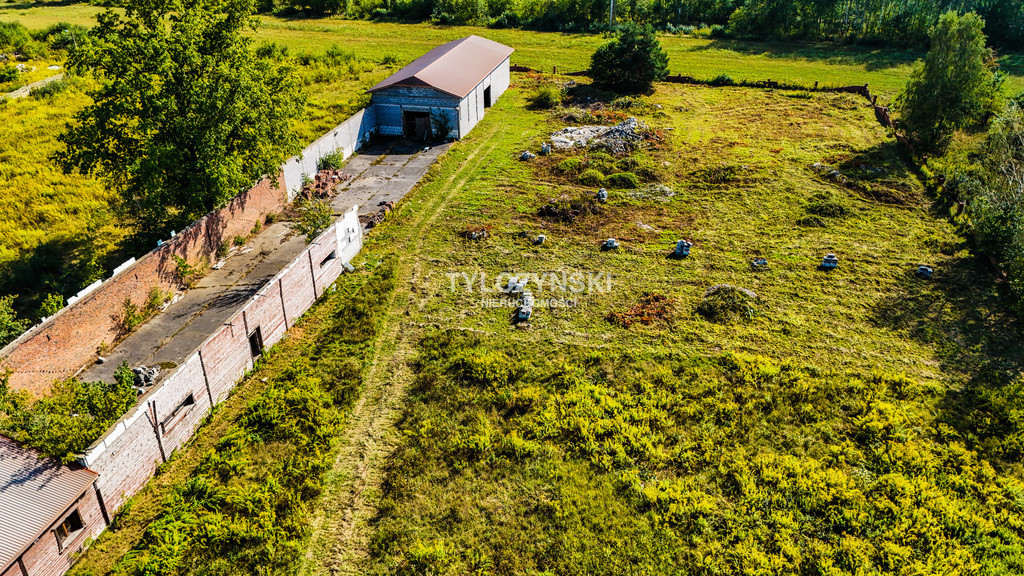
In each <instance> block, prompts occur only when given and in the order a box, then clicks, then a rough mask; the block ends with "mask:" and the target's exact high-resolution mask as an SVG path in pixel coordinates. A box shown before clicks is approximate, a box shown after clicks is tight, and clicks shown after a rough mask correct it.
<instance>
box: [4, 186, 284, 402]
mask: <svg viewBox="0 0 1024 576" xmlns="http://www.w3.org/2000/svg"><path fill="white" fill-rule="evenodd" d="M287 201H288V198H287V192H286V190H285V186H284V178H283V176H279V177H275V178H268V179H264V180H262V181H261V182H259V183H258V184H257V185H256V186H253V187H252V188H251V189H249V190H248V191H246V192H244V193H242V194H239V195H238V196H236V197H235V198H234V199H232V200H231V202H230V203H229V204H228V205H227V206H225V207H224V208H221V209H220V210H217V211H214V212H211V213H209V214H207V215H206V216H204V217H203V218H201V219H199V220H198V221H196V222H195V223H194V224H193V225H192V226H190V227H188V228H187V229H185V230H183V231H182V232H181V233H180V234H178V235H177V236H175V237H174V238H173V239H171V240H170V241H168V242H166V243H164V245H163V246H161V247H160V248H157V249H156V250H153V251H152V252H150V253H149V254H146V255H145V256H143V257H142V258H141V259H139V260H138V261H137V262H136V263H135V264H134V265H132V266H130V267H128V268H127V269H126V270H124V271H122V272H121V273H119V274H117V275H116V276H114V277H113V278H111V279H110V280H107V281H106V282H104V283H103V285H102V286H100V287H99V288H98V289H96V290H94V291H93V292H91V293H89V294H88V295H86V296H85V297H83V298H82V299H81V300H78V301H77V302H75V303H74V304H73V305H71V306H68V307H67V308H65V309H64V310H62V311H61V312H59V313H58V314H56V315H55V316H54V317H53V318H51V319H49V320H48V321H47V322H45V323H44V324H41V325H39V326H37V327H36V328H33V329H31V330H29V331H28V332H26V333H25V334H24V335H22V337H21V338H19V339H18V340H15V341H14V342H12V343H11V344H10V345H9V346H7V347H6V348H5V349H3V350H2V351H0V358H2V364H3V365H4V366H5V367H6V368H9V369H11V370H12V371H13V373H12V374H11V377H10V384H11V387H12V388H15V389H22V390H28V391H30V392H32V393H33V394H36V395H41V394H43V393H45V392H46V391H47V390H48V389H49V387H50V384H51V383H52V382H53V381H54V380H57V379H60V378H66V377H69V376H73V375H74V374H77V373H78V372H79V371H80V370H81V369H82V368H83V367H84V366H86V365H88V364H91V363H92V362H94V361H95V360H96V357H97V353H96V352H97V349H98V348H99V347H100V346H101V345H102V344H104V343H106V344H108V345H109V344H112V343H114V342H115V341H116V340H117V339H118V338H119V336H121V335H122V334H121V326H120V315H121V311H122V308H123V305H124V301H125V299H130V300H131V301H132V302H135V303H136V304H141V303H142V302H144V301H145V300H146V297H147V296H148V295H149V292H150V290H152V289H153V288H160V289H161V290H164V291H173V290H179V289H180V288H181V286H180V285H179V280H178V277H177V274H176V270H177V266H176V265H175V262H174V256H180V257H183V258H185V259H187V260H188V261H189V262H202V261H210V260H212V259H213V258H214V257H215V253H216V251H217V248H218V247H219V246H220V245H221V244H222V243H223V242H230V241H231V239H232V238H234V237H235V236H245V235H248V234H249V232H250V231H251V230H252V229H253V226H255V225H256V223H262V222H263V221H264V220H265V219H266V217H267V214H270V213H272V212H278V211H280V210H281V209H282V208H284V206H285V205H286V204H287Z"/></svg>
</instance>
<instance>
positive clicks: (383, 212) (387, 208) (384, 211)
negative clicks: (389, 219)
mask: <svg viewBox="0 0 1024 576" xmlns="http://www.w3.org/2000/svg"><path fill="white" fill-rule="evenodd" d="M377 205H378V206H380V209H379V210H377V211H376V212H374V213H373V214H370V217H369V218H368V219H367V221H366V227H367V228H373V227H374V226H376V225H377V224H380V223H381V222H383V221H384V217H385V216H387V215H388V213H390V212H391V211H392V210H394V209H395V203H394V202H380V203H379V204H377Z"/></svg>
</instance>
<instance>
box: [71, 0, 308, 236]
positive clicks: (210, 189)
mask: <svg viewBox="0 0 1024 576" xmlns="http://www.w3.org/2000/svg"><path fill="white" fill-rule="evenodd" d="M253 10H254V2H253V0H194V1H185V0H140V1H138V2H130V3H128V4H127V5H126V8H125V11H124V15H123V16H122V15H120V14H119V13H117V12H115V11H113V10H108V11H106V12H103V13H101V14H100V15H99V16H98V22H99V23H98V25H97V26H96V28H95V29H94V30H93V32H92V34H93V36H92V41H91V42H90V43H89V45H88V46H86V47H83V49H82V50H79V51H77V52H75V54H74V55H73V57H72V59H71V61H70V65H69V68H70V69H71V70H73V71H74V72H76V73H79V74H85V73H89V72H91V73H92V74H94V75H95V76H96V78H97V79H98V80H99V81H100V87H99V88H97V89H96V90H93V91H92V92H91V93H90V96H91V97H92V99H93V100H94V103H93V104H90V105H89V106H87V107H86V108H85V109H84V110H82V111H81V112H79V113H78V114H76V116H75V122H74V123H73V124H71V125H69V126H68V127H67V128H66V130H65V131H64V132H63V134H62V135H61V137H60V140H61V142H62V143H63V144H64V149H63V150H62V151H61V152H59V153H58V154H57V156H56V159H57V160H58V161H59V162H60V163H61V165H62V166H63V168H64V169H65V170H67V171H72V170H78V171H81V172H83V173H96V174H98V175H100V176H101V177H103V178H104V179H105V180H106V182H107V183H108V185H109V186H110V187H111V188H113V189H114V190H116V191H117V192H118V193H119V195H120V198H121V208H122V209H123V212H124V213H125V214H126V215H127V216H129V217H131V218H133V219H135V220H136V222H137V224H138V225H139V226H140V227H141V228H148V229H154V228H156V227H170V226H178V225H181V224H184V223H187V222H190V221H192V220H193V219H195V218H196V217H197V216H199V215H202V214H203V213H205V212H207V211H209V210H211V209H214V208H216V207H218V206H220V205H222V204H223V203H224V202H225V201H227V200H228V199H229V198H231V197H232V196H234V195H235V194H237V193H238V192H239V191H241V190H243V189H245V188H247V187H249V186H250V185H252V184H253V183H254V182H255V181H256V180H257V179H258V178H259V177H260V176H261V175H263V174H267V173H271V172H274V171H275V170H276V169H277V167H278V166H279V164H280V162H281V161H282V160H283V159H284V158H285V157H286V156H287V155H288V154H290V153H292V152H294V151H295V150H296V149H297V139H296V137H295V135H294V133H293V131H292V126H291V125H292V120H293V119H294V118H295V117H296V116H297V115H298V114H299V112H300V110H301V96H300V95H299V92H298V86H297V82H296V81H295V79H294V77H293V75H292V74H291V71H290V69H289V68H288V67H286V66H285V65H283V64H281V63H280V62H275V61H273V60H271V59H269V58H268V57H258V56H257V55H256V53H255V51H254V50H253V49H252V47H251V40H250V39H249V38H247V37H246V36H244V32H246V30H249V29H252V28H254V27H255V20H254V19H253V18H252V13H253Z"/></svg>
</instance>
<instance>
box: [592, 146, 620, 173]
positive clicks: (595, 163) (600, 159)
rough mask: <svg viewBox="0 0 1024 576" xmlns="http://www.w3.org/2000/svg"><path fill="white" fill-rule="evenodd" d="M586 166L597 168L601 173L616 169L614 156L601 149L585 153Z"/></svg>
mask: <svg viewBox="0 0 1024 576" xmlns="http://www.w3.org/2000/svg"><path fill="white" fill-rule="evenodd" d="M587 167H588V168H593V169H594V170H597V171H598V172H600V173H601V174H602V175H604V174H611V173H612V172H615V171H617V170H616V168H615V158H614V157H613V156H612V155H611V154H609V153H607V152H601V151H594V152H591V153H589V154H587Z"/></svg>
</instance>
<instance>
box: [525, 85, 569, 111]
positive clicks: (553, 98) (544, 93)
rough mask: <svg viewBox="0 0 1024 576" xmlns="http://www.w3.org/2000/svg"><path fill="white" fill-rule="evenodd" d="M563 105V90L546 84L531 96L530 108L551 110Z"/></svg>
mask: <svg viewBox="0 0 1024 576" xmlns="http://www.w3.org/2000/svg"><path fill="white" fill-rule="evenodd" d="M561 104H562V89H561V88H559V87H558V86H555V85H553V84H545V85H543V86H541V87H539V88H537V91H536V92H534V93H533V95H531V96H530V106H531V107H533V108H534V109H537V110H550V109H552V108H557V107H558V106H560V105H561Z"/></svg>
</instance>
